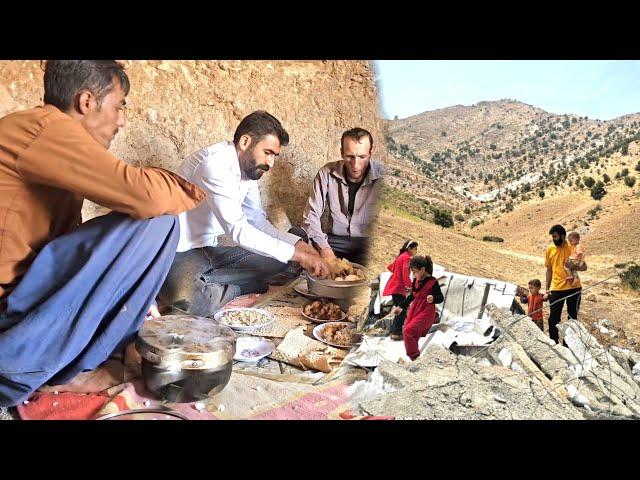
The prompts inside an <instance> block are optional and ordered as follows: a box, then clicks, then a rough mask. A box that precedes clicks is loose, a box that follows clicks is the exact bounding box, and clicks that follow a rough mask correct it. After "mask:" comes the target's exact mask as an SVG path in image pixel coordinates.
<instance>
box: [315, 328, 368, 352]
mask: <svg viewBox="0 0 640 480" xmlns="http://www.w3.org/2000/svg"><path fill="white" fill-rule="evenodd" d="M333 324H343V325H348V326H350V327H353V326H354V325H353V323H351V322H326V323H321V324H320V325H318V326H316V327H315V328H314V329H313V336H314V337H316V339H317V340H319V341H321V342H322V343H324V344H326V345H331V346H332V347H336V348H351V347H355V346H356V345H357V343H354V344H353V345H338V344H337V343H329V342H327V341H326V340H325V339H324V338H323V336H322V333H323V332H324V329H325V327H326V326H327V325H333Z"/></svg>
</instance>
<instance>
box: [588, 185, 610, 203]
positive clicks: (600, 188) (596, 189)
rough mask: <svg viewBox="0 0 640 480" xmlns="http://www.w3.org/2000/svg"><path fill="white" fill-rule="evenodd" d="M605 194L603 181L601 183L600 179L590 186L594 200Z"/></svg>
mask: <svg viewBox="0 0 640 480" xmlns="http://www.w3.org/2000/svg"><path fill="white" fill-rule="evenodd" d="M606 194H607V191H606V190H605V189H604V183H602V181H600V180H598V182H597V183H596V184H595V185H594V186H593V187H591V197H592V198H593V199H594V200H600V199H601V198H602V197H604V196H605V195H606Z"/></svg>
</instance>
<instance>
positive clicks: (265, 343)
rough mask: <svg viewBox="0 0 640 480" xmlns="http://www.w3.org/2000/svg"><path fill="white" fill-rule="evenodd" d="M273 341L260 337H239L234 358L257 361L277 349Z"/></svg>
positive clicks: (242, 360)
mask: <svg viewBox="0 0 640 480" xmlns="http://www.w3.org/2000/svg"><path fill="white" fill-rule="evenodd" d="M275 348H276V347H275V345H274V344H273V342H271V341H269V340H265V339H264V338H259V337H239V338H238V340H237V341H236V354H235V355H234V357H233V359H234V360H238V361H240V362H257V361H258V360H260V359H262V358H264V357H266V356H267V355H270V354H271V353H272V352H273V350H274V349H275Z"/></svg>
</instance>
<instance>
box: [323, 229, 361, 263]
mask: <svg viewBox="0 0 640 480" xmlns="http://www.w3.org/2000/svg"><path fill="white" fill-rule="evenodd" d="M327 241H328V242H329V246H330V247H331V249H332V250H333V253H335V254H336V257H338V258H346V259H347V260H349V261H350V262H354V263H359V264H360V265H365V264H366V263H367V254H368V238H366V237H346V236H339V235H327Z"/></svg>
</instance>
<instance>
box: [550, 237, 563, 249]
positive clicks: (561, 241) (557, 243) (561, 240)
mask: <svg viewBox="0 0 640 480" xmlns="http://www.w3.org/2000/svg"><path fill="white" fill-rule="evenodd" d="M563 243H564V238H560V239H558V240H553V244H554V245H555V246H556V247H559V246H561V245H562V244H563Z"/></svg>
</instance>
